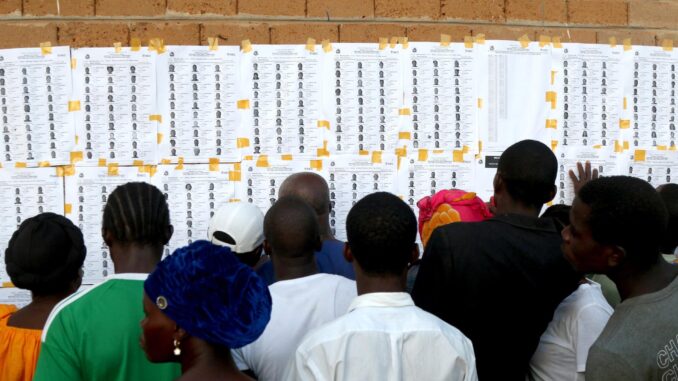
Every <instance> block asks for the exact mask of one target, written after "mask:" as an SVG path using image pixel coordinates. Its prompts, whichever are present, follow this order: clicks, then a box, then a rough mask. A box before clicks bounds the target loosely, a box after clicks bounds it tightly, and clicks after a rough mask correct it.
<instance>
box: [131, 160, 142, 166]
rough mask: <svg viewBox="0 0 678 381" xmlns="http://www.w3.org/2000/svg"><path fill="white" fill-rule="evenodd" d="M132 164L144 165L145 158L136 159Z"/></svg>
mask: <svg viewBox="0 0 678 381" xmlns="http://www.w3.org/2000/svg"><path fill="white" fill-rule="evenodd" d="M132 165H133V166H135V167H143V166H144V161H143V160H134V161H133V162H132Z"/></svg>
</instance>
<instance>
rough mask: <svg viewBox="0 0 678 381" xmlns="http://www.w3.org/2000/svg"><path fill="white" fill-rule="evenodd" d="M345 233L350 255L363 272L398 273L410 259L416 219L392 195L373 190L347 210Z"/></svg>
mask: <svg viewBox="0 0 678 381" xmlns="http://www.w3.org/2000/svg"><path fill="white" fill-rule="evenodd" d="M346 235H347V237H348V245H349V247H350V248H351V253H352V254H353V257H354V258H355V260H356V261H358V264H359V265H360V267H361V268H362V269H363V270H364V271H365V272H366V273H368V274H375V275H401V274H402V272H403V271H404V270H405V269H406V268H407V265H408V263H409V262H410V260H411V259H412V249H413V248H414V245H415V240H416V237H417V219H416V217H415V216H414V212H413V211H412V209H410V207H409V206H407V204H406V203H405V202H404V201H402V200H401V199H400V198H398V197H396V196H395V195H393V194H391V193H387V192H377V193H372V194H370V195H368V196H365V197H364V198H362V199H361V200H360V201H358V202H357V203H356V204H355V205H354V206H353V207H352V208H351V210H350V211H349V213H348V217H347V218H346Z"/></svg>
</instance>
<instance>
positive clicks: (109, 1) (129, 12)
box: [62, 0, 167, 16]
mask: <svg viewBox="0 0 678 381" xmlns="http://www.w3.org/2000/svg"><path fill="white" fill-rule="evenodd" d="M166 1H167V0H96V5H95V6H96V8H95V10H96V14H97V16H160V15H164V14H165V6H166ZM62 2H63V1H62Z"/></svg>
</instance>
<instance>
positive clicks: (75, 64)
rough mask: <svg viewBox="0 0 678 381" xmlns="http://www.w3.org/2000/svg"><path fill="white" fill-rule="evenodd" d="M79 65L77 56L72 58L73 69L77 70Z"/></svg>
mask: <svg viewBox="0 0 678 381" xmlns="http://www.w3.org/2000/svg"><path fill="white" fill-rule="evenodd" d="M76 67H78V60H77V59H76V58H71V69H73V70H75V68H76Z"/></svg>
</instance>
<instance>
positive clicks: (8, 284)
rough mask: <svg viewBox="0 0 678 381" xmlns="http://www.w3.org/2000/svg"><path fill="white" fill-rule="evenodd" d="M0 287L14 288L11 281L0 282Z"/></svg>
mask: <svg viewBox="0 0 678 381" xmlns="http://www.w3.org/2000/svg"><path fill="white" fill-rule="evenodd" d="M2 288H14V283H12V282H2Z"/></svg>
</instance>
